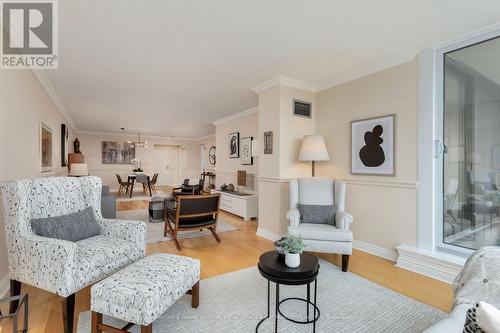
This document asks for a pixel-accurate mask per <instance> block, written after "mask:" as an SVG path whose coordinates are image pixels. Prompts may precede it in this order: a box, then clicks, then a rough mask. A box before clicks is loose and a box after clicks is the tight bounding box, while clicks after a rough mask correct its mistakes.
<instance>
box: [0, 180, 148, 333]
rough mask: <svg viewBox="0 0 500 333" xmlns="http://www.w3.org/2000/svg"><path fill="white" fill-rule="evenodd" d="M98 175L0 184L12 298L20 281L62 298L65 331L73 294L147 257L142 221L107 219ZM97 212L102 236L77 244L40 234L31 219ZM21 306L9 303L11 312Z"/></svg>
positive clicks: (69, 329)
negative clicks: (103, 212)
mask: <svg viewBox="0 0 500 333" xmlns="http://www.w3.org/2000/svg"><path fill="white" fill-rule="evenodd" d="M101 188H102V184H101V180H100V179H99V178H97V177H82V178H69V177H47V178H37V179H30V180H16V181H10V182H6V183H3V184H2V185H1V186H0V189H1V193H2V200H3V207H4V218H5V229H6V230H5V232H6V238H7V250H8V256H9V277H10V279H11V295H18V294H19V293H20V291H21V283H26V284H28V285H32V286H34V287H37V288H40V289H43V290H46V291H49V292H52V293H55V294H57V295H59V296H62V297H64V298H65V299H64V302H63V318H64V332H65V333H71V332H72V330H73V316H74V302H75V293H76V292H77V291H79V290H80V289H82V288H85V287H86V286H88V285H90V284H92V283H94V282H96V281H98V280H100V279H102V278H104V277H106V276H108V275H110V274H112V273H113V272H115V271H117V270H118V269H120V268H122V267H125V266H127V265H129V264H131V263H133V262H135V261H137V260H139V259H141V258H142V257H144V255H145V250H146V225H145V224H144V223H143V222H135V221H118V220H108V219H104V218H103V217H102V215H101ZM86 207H92V208H93V209H94V214H95V218H96V220H97V221H98V223H99V225H100V229H101V231H100V235H98V236H94V237H91V238H87V239H84V240H81V241H78V242H69V241H64V240H59V239H53V238H45V237H40V236H37V235H35V234H34V233H33V231H32V229H31V224H30V221H31V219H36V218H44V217H50V216H60V215H66V214H70V213H74V212H77V211H81V210H83V209H85V208H86ZM16 308H17V304H16V303H15V302H13V303H11V310H14V309H16Z"/></svg>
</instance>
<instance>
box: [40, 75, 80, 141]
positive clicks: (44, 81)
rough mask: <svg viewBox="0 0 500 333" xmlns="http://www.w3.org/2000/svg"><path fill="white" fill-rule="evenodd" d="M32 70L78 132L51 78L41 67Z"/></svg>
mask: <svg viewBox="0 0 500 333" xmlns="http://www.w3.org/2000/svg"><path fill="white" fill-rule="evenodd" d="M31 72H32V73H33V75H34V76H35V77H36V79H37V80H38V82H39V83H40V85H41V86H42V88H43V89H44V90H45V92H46V93H47V95H49V97H50V99H52V102H54V104H55V105H56V107H57V108H58V109H59V112H61V114H62V115H63V117H64V118H65V119H66V121H67V122H68V124H69V125H70V126H71V127H72V128H73V130H74V131H75V132H78V129H77V127H76V125H75V122H74V121H73V118H71V116H70V115H69V113H68V111H67V110H66V108H65V107H64V104H63V103H62V101H61V99H60V98H59V96H58V95H57V93H56V91H55V90H54V87H53V86H52V84H51V83H50V81H49V79H48V78H47V76H46V75H45V72H44V71H43V70H41V69H34V68H33V69H31Z"/></svg>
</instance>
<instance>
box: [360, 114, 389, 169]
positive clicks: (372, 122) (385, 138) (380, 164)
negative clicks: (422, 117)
mask: <svg viewBox="0 0 500 333" xmlns="http://www.w3.org/2000/svg"><path fill="white" fill-rule="evenodd" d="M351 173H352V174H364V175H382V176H394V115H393V114H392V115H388V116H383V117H377V118H370V119H363V120H356V121H352V122H351Z"/></svg>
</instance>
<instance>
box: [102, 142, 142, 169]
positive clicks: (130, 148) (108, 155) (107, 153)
mask: <svg viewBox="0 0 500 333" xmlns="http://www.w3.org/2000/svg"><path fill="white" fill-rule="evenodd" d="M134 158H135V147H134V144H133V143H128V142H112V141H103V142H102V164H132V160H133V159H134Z"/></svg>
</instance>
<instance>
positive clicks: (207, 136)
mask: <svg viewBox="0 0 500 333" xmlns="http://www.w3.org/2000/svg"><path fill="white" fill-rule="evenodd" d="M214 137H215V134H209V135H205V136H200V137H199V138H196V139H195V141H202V140H206V139H210V138H214Z"/></svg>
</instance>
